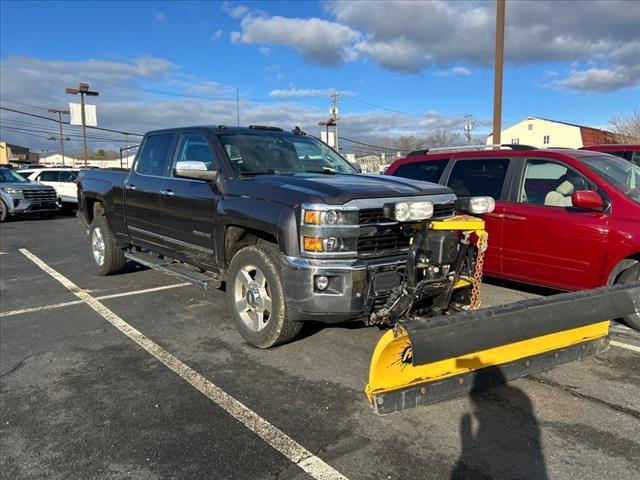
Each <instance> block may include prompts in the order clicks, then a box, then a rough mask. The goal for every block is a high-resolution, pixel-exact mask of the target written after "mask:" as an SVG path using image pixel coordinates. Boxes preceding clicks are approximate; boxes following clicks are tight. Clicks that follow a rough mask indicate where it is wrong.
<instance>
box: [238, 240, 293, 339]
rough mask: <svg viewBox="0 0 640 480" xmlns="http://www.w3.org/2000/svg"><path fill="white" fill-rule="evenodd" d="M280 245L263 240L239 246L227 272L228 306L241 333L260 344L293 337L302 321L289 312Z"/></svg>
mask: <svg viewBox="0 0 640 480" xmlns="http://www.w3.org/2000/svg"><path fill="white" fill-rule="evenodd" d="M279 264H280V259H279V251H278V248H277V247H276V246H275V245H273V244H272V243H267V242H261V243H258V244H257V245H251V246H248V247H244V248H242V249H240V250H239V251H238V252H237V253H236V254H235V255H234V257H233V258H232V259H231V262H230V264H229V269H228V276H227V306H228V308H229V312H230V313H231V318H232V319H233V323H234V324H235V326H236V328H237V329H238V331H239V332H240V335H242V337H243V338H244V339H245V340H246V341H247V342H248V343H250V344H251V345H253V346H255V347H258V348H270V347H275V346H276V345H280V344H283V343H286V342H289V341H291V340H293V339H294V338H295V337H296V336H297V335H298V334H299V333H300V330H301V329H302V323H301V322H295V321H293V320H290V319H289V318H288V316H287V312H286V308H285V300H284V289H283V286H282V279H281V276H280V268H279Z"/></svg>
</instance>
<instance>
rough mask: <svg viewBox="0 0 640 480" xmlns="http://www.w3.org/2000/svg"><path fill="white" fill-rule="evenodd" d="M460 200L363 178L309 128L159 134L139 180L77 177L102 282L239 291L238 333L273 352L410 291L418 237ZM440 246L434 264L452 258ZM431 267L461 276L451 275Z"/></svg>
mask: <svg viewBox="0 0 640 480" xmlns="http://www.w3.org/2000/svg"><path fill="white" fill-rule="evenodd" d="M482 198H484V197H482ZM455 200H456V196H455V195H454V194H453V192H452V190H451V189H449V188H448V187H446V186H442V185H438V184H434V183H428V182H421V181H416V180H411V179H405V178H399V177H388V176H368V175H361V174H358V173H357V172H356V170H355V169H354V167H353V166H352V165H350V164H349V162H348V161H346V160H345V159H344V158H343V157H341V156H340V155H339V154H338V153H336V152H335V151H334V150H333V149H331V148H330V147H328V146H327V145H326V144H324V143H322V142H321V141H319V140H318V139H316V138H315V137H312V136H309V135H306V134H305V133H304V132H302V131H301V130H300V129H299V128H298V127H296V128H295V129H294V130H293V131H292V132H285V131H283V130H282V129H280V128H276V127H261V126H250V127H248V128H247V127H243V128H240V127H238V128H236V127H226V126H224V125H220V126H203V127H193V128H174V129H166V130H158V131H153V132H149V133H147V134H146V135H145V136H144V138H143V140H142V142H141V146H140V148H139V150H138V153H137V154H136V158H135V160H134V162H133V164H132V167H131V170H130V171H129V172H126V171H125V172H123V171H109V170H83V171H81V173H80V175H79V178H78V206H79V216H80V218H81V219H82V220H83V221H84V222H85V223H86V224H87V226H88V227H89V228H88V233H89V237H90V245H91V251H92V256H93V259H94V261H95V264H96V267H97V270H98V272H99V273H100V274H102V275H108V274H111V273H114V272H117V271H120V270H122V269H123V268H124V265H125V262H126V261H127V259H129V260H134V261H136V262H139V263H142V264H144V265H147V266H149V267H152V268H155V269H158V270H161V271H163V272H165V273H169V274H172V275H175V276H178V277H181V278H185V279H187V280H189V281H191V282H193V283H195V284H198V285H200V286H202V287H205V288H217V287H219V286H220V285H221V282H226V285H225V288H226V295H227V302H228V308H229V311H230V312H231V316H232V319H233V321H234V323H235V325H236V327H237V328H238V330H239V331H240V333H241V334H242V336H243V337H244V338H245V339H246V340H247V341H248V342H249V343H251V344H253V345H255V346H257V347H260V348H268V347H271V346H274V345H277V344H280V343H284V342H287V341H289V340H291V339H293V338H294V337H295V336H296V335H297V334H298V332H299V331H300V329H301V326H302V321H305V320H317V321H321V322H342V321H346V320H352V319H362V320H364V321H368V319H369V316H370V314H371V312H372V310H373V309H374V307H376V306H379V305H382V304H384V303H385V302H386V300H387V299H388V298H389V296H390V294H391V292H392V290H393V289H394V288H395V287H397V286H398V285H399V284H400V283H401V279H402V275H403V273H402V272H403V269H404V266H405V264H406V262H407V253H408V251H409V246H410V236H409V234H407V232H406V227H409V226H410V223H411V222H412V221H414V220H424V219H425V218H433V219H434V220H435V219H443V218H449V217H452V216H453V215H454V213H455V211H454V202H455ZM491 201H493V200H491ZM390 206H391V207H392V211H395V212H396V216H394V215H390V214H389V211H390V210H389V207H390ZM393 208H395V210H393ZM459 209H461V208H459ZM467 213H483V212H479V211H475V210H474V211H468V212H467ZM414 223H415V222H414ZM438 238H440V239H441V240H442V241H441V242H440V243H438V242H434V245H433V246H432V247H430V248H431V249H432V250H433V252H430V254H433V255H434V256H433V258H439V259H447V258H449V259H450V258H452V257H451V254H450V253H447V252H445V251H444V250H445V249H447V248H448V249H449V250H450V249H451V245H452V244H451V242H449V243H447V242H448V241H449V240H450V239H449V240H447V237H446V235H444V234H443V236H441V237H438ZM455 242H457V240H455V238H454V246H453V248H454V249H455V248H457V247H456V246H455ZM440 250H442V251H440ZM454 253H455V252H454ZM454 258H455V257H454ZM427 261H428V260H427ZM442 262H445V260H442ZM429 269H430V270H429V271H430V272H431V274H432V275H434V276H435V277H438V276H441V277H442V279H443V281H445V282H446V280H447V279H453V278H454V275H452V274H451V275H450V274H449V273H451V272H452V271H453V268H451V270H450V269H449V266H448V265H447V266H443V265H440V266H437V265H431V266H430V267H429ZM447 272H449V273H447ZM454 283H455V282H454ZM443 285H444V283H443Z"/></svg>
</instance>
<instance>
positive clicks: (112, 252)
mask: <svg viewBox="0 0 640 480" xmlns="http://www.w3.org/2000/svg"><path fill="white" fill-rule="evenodd" d="M89 239H90V242H91V256H92V258H93V262H94V263H95V265H96V267H97V268H98V273H99V274H100V275H109V274H112V273H117V272H120V271H122V270H123V269H124V266H125V264H126V263H127V259H126V258H125V256H124V252H123V251H122V249H121V248H119V247H118V246H117V242H116V239H115V237H114V236H113V233H111V230H110V229H109V224H108V223H107V219H106V218H105V217H104V216H103V215H98V216H96V217H94V219H93V221H92V222H91V227H90V231H89Z"/></svg>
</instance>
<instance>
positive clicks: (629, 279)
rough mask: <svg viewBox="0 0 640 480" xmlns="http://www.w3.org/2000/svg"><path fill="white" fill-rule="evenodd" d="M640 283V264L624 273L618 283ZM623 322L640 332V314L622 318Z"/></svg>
mask: <svg viewBox="0 0 640 480" xmlns="http://www.w3.org/2000/svg"><path fill="white" fill-rule="evenodd" d="M635 282H640V262H639V263H636V264H634V265H632V266H631V267H629V268H627V269H626V270H625V271H624V272H622V273H621V274H620V276H619V277H618V280H617V281H616V283H618V284H625V283H635ZM622 320H624V322H625V323H626V324H627V325H629V326H630V327H631V328H634V329H636V330H638V331H640V313H633V314H631V315H627V316H625V317H622Z"/></svg>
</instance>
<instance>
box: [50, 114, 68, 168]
mask: <svg viewBox="0 0 640 480" xmlns="http://www.w3.org/2000/svg"><path fill="white" fill-rule="evenodd" d="M49 113H57V114H58V127H59V128H60V154H61V155H62V166H63V167H64V135H63V134H62V115H63V114H64V115H69V110H57V109H55V108H50V109H49Z"/></svg>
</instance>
